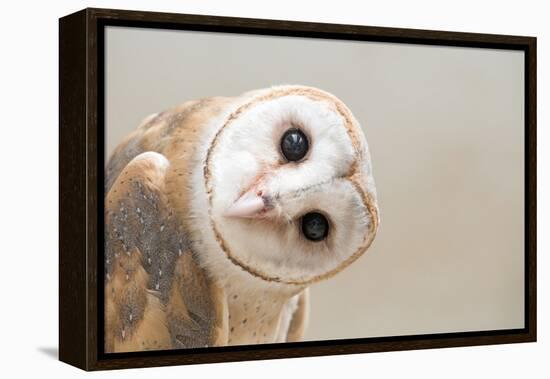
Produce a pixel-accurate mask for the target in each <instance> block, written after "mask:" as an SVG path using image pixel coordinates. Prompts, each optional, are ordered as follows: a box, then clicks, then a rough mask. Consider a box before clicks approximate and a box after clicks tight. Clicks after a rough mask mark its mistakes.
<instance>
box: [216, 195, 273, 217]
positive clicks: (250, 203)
mask: <svg viewBox="0 0 550 379" xmlns="http://www.w3.org/2000/svg"><path fill="white" fill-rule="evenodd" d="M268 203H269V202H268V198H267V197H266V196H260V195H258V194H257V193H256V191H248V192H245V193H244V194H243V195H242V196H241V197H239V198H238V199H237V200H236V201H235V202H234V203H233V204H232V205H231V206H230V207H229V208H228V209H227V210H226V211H225V212H224V216H226V217H244V218H256V217H262V216H264V215H265V212H266V211H267V210H269V209H271V208H272V207H271V206H270V205H269V204H268Z"/></svg>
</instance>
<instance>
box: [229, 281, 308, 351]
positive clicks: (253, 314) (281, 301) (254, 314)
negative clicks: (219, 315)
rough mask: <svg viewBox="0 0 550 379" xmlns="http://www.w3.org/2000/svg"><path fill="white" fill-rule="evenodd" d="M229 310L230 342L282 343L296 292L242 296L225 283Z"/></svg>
mask: <svg viewBox="0 0 550 379" xmlns="http://www.w3.org/2000/svg"><path fill="white" fill-rule="evenodd" d="M226 294H227V303H228V310H229V340H228V344H229V345H246V344H255V343H276V342H285V341H286V337H287V333H288V328H289V325H290V321H291V319H292V315H293V314H294V312H295V311H296V307H297V304H298V295H295V296H290V297H289V296H285V295H277V294H273V293H263V292H260V291H258V292H254V293H247V294H246V295H243V292H241V291H239V290H238V289H237V288H232V286H231V284H228V285H227V286H226Z"/></svg>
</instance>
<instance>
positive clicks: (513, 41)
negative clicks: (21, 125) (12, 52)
mask: <svg viewBox="0 0 550 379" xmlns="http://www.w3.org/2000/svg"><path fill="white" fill-rule="evenodd" d="M59 31H60V33H59V44H60V45H59V47H60V49H59V51H60V61H59V75H60V150H59V154H60V159H59V164H60V198H59V200H60V236H59V238H60V252H59V262H60V264H59V286H60V289H59V291H60V302H59V315H60V316H59V317H60V318H59V323H60V324H59V344H60V346H59V348H60V349H59V356H60V359H61V360H62V361H64V362H67V363H69V364H72V365H75V366H78V367H80V368H83V369H86V370H102V369H115V368H130V367H147V366H160V365H175V364H189V363H205V362H221V361H235V360H251V359H269V358H284V357H302V356H314V355H330V354H350V353H363V352H374V351H392V350H405V349H424V348H440V347H454V346H467V345H483V344H500V343H514V342H532V341H535V340H536V303H535V302H536V214H535V211H536V206H535V204H536V177H535V173H536V151H535V150H536V109H535V104H536V39H535V38H534V37H520V36H505V35H487V34H473V33H457V32H440V31H426V30H412V29H395V28H380V27H367V26H355V25H333V24H319V23H304V22H288V21H275V20H259V19H242V18H227V17H214V16H197V15H184V14H168V13H154V12H139V11H123V10H109V9H85V10H82V11H80V12H77V13H74V14H71V15H68V16H66V17H63V18H61V19H60V22H59Z"/></svg>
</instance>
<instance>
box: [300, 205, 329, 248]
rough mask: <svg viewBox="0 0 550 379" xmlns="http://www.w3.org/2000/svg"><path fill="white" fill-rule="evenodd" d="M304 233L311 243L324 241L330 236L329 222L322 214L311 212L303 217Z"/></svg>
mask: <svg viewBox="0 0 550 379" xmlns="http://www.w3.org/2000/svg"><path fill="white" fill-rule="evenodd" d="M302 233H303V234H304V236H305V237H306V238H307V239H308V240H311V241H315V242H317V241H322V240H324V239H325V238H326V237H327V235H328V221H327V219H326V217H325V216H323V215H322V214H321V213H317V212H310V213H306V214H305V215H304V216H302Z"/></svg>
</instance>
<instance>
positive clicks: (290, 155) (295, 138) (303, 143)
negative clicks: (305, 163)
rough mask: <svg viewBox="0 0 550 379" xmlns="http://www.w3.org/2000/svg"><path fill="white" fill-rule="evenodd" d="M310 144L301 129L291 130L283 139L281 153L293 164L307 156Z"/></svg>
mask: <svg viewBox="0 0 550 379" xmlns="http://www.w3.org/2000/svg"><path fill="white" fill-rule="evenodd" d="M308 149H309V142H308V140H307V137H306V135H305V134H304V133H303V132H302V131H301V130H300V129H289V130H287V131H286V132H285V134H283V138H281V151H282V152H283V155H284V156H285V158H286V159H287V160H289V161H291V162H296V161H299V160H301V159H302V158H303V157H305V155H306V154H307V151H308Z"/></svg>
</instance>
